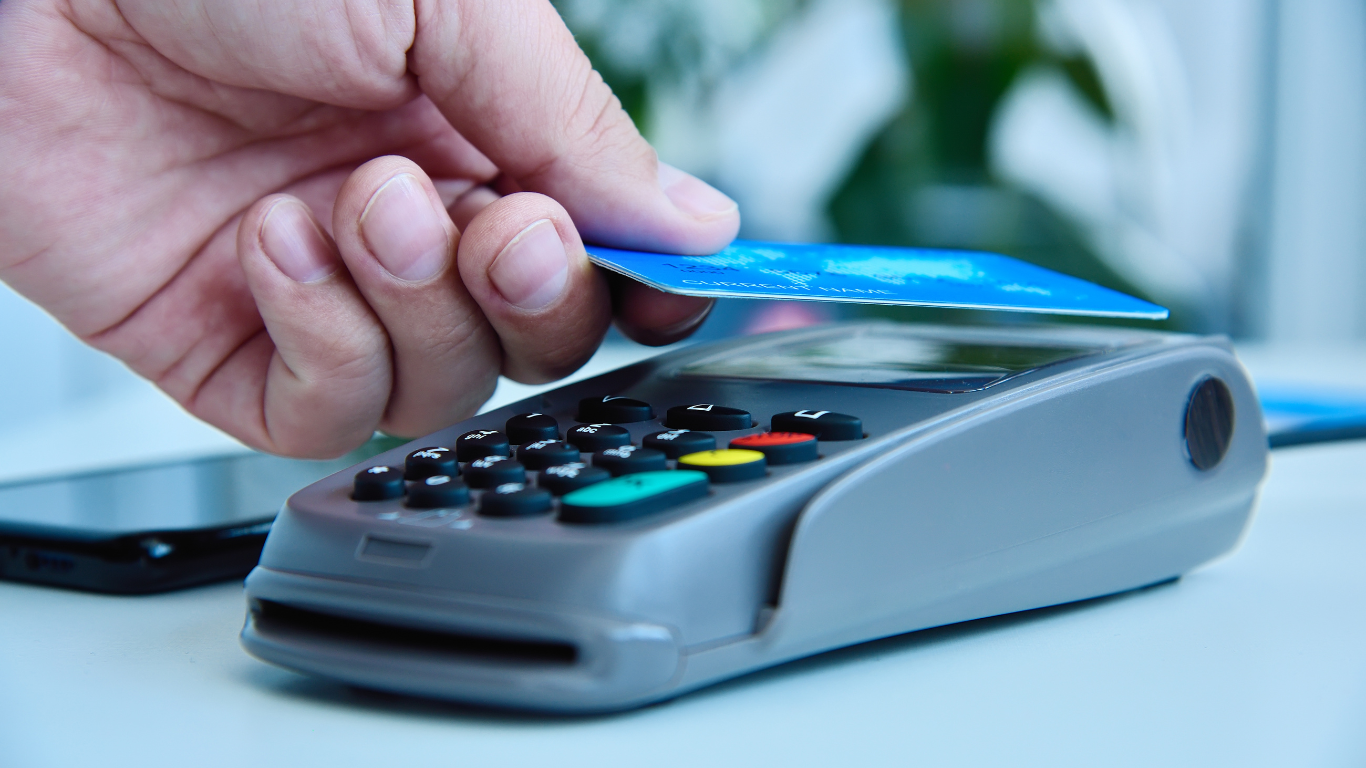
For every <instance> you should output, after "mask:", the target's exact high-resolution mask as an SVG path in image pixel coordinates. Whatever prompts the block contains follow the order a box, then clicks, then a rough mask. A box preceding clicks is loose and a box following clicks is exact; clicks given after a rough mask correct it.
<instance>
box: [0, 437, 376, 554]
mask: <svg viewBox="0 0 1366 768" xmlns="http://www.w3.org/2000/svg"><path fill="white" fill-rule="evenodd" d="M353 462H354V459H353V458H352V457H349V456H348V457H347V458H346V459H339V460H336V461H305V460H298V459H282V458H279V457H276V456H267V455H263V454H247V455H241V456H228V457H220V458H210V459H200V460H196V461H189V462H183V463H176V464H164V465H157V466H148V467H138V468H134V469H122V470H114V471H108V472H98V473H92V474H85V475H78V476H73V477H59V478H52V479H44V480H35V481H29V482H20V483H10V484H6V485H0V529H3V530H9V531H21V530H22V531H31V532H37V531H43V532H46V533H49V534H51V533H57V532H61V533H63V534H64V535H65V536H66V537H77V538H86V537H89V538H106V537H109V536H116V535H121V534H127V533H137V532H142V531H178V530H191V529H204V528H221V527H224V526H231V525H237V524H244V523H252V522H258V523H259V522H261V521H262V520H269V519H271V518H273V517H274V516H275V513H276V512H278V511H279V509H280V506H281V505H282V504H283V503H284V501H285V499H287V498H289V495H290V494H292V493H294V492H295V491H297V490H299V489H300V488H303V487H304V486H306V485H308V484H309V483H312V482H314V481H316V480H319V479H321V478H323V477H326V476H327V475H329V474H331V473H333V472H336V471H338V470H340V469H344V468H345V467H347V466H349V465H350V464H351V463H353Z"/></svg>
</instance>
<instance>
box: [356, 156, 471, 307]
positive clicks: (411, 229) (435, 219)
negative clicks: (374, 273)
mask: <svg viewBox="0 0 1366 768" xmlns="http://www.w3.org/2000/svg"><path fill="white" fill-rule="evenodd" d="M444 215H445V214H444V213H438V212H437V210H436V207H435V206H434V205H432V200H431V198H430V197H428V196H427V192H426V190H424V189H423V188H422V185H421V184H420V183H419V182H418V180H417V179H416V178H415V177H414V176H413V175H412V174H410V173H400V174H399V175H397V176H395V177H394V178H392V179H389V180H388V181H386V182H384V186H382V187H380V188H379V191H377V192H375V195H374V197H371V198H370V202H368V203H366V204H365V210H364V211H362V212H361V215H360V233H361V237H363V238H365V244H366V246H367V247H369V248H370V252H371V253H373V254H375V258H376V259H379V263H380V265H381V266H383V267H384V268H385V269H387V270H388V271H389V274H391V275H393V276H394V277H397V278H399V279H400V280H409V281H412V282H418V281H421V280H426V279H427V278H429V277H431V276H433V275H435V274H436V273H438V272H440V271H441V270H442V269H444V268H445V266H446V262H447V260H448V259H449V258H450V247H451V243H450V238H449V237H448V236H447V234H446V227H445V226H444V222H443V221H442V220H441V217H442V216H444Z"/></svg>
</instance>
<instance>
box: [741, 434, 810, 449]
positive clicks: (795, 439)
mask: <svg viewBox="0 0 1366 768" xmlns="http://www.w3.org/2000/svg"><path fill="white" fill-rule="evenodd" d="M806 442H811V443H814V442H816V438H815V437H813V436H811V435H808V434H805V433H803V432H760V433H759V434H757V435H745V436H744V437H737V438H735V439H734V440H732V441H730V447H732V448H748V449H750V450H751V451H757V450H759V449H760V448H762V447H764V446H765V445H791V444H792V443H806Z"/></svg>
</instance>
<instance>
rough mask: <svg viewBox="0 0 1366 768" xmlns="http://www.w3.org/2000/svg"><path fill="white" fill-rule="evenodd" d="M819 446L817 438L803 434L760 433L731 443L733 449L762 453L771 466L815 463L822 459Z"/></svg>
mask: <svg viewBox="0 0 1366 768" xmlns="http://www.w3.org/2000/svg"><path fill="white" fill-rule="evenodd" d="M818 446H819V444H818V443H817V442H816V438H815V436H813V435H808V434H805V433H803V432H760V433H758V434H754V435H745V436H744V437H737V438H735V439H734V440H732V441H730V447H731V448H744V449H748V450H751V451H758V452H760V453H762V454H763V455H764V459H765V460H767V461H768V463H769V464H800V463H801V462H803V461H815V460H816V459H817V458H819V457H820V454H819V453H818Z"/></svg>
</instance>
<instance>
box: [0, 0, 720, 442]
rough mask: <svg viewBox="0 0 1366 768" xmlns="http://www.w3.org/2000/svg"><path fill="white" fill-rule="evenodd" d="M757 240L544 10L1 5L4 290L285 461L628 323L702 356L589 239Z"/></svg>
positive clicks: (440, 413)
mask: <svg viewBox="0 0 1366 768" xmlns="http://www.w3.org/2000/svg"><path fill="white" fill-rule="evenodd" d="M495 189H496V190H497V192H495V191H494V190H495ZM500 193H501V196H500ZM738 226H739V215H738V213H737V211H736V207H735V204H734V203H733V202H731V201H730V200H729V199H728V198H726V197H725V196H724V195H722V194H721V193H719V192H717V191H716V190H714V189H712V188H711V187H709V186H707V185H705V184H703V183H702V182H700V181H698V180H696V179H695V178H693V177H691V176H688V175H686V174H684V173H682V172H681V171H678V170H676V169H673V168H670V167H669V166H666V165H662V164H659V163H658V162H657V159H656V156H655V153H654V151H653V149H651V148H650V146H649V145H648V144H647V143H646V142H645V141H644V140H643V139H642V138H641V137H640V135H639V133H638V132H637V131H636V129H635V127H634V126H633V125H632V123H631V121H630V119H629V117H627V115H626V114H625V112H623V111H622V109H621V106H620V104H619V103H618V102H617V100H616V99H615V98H614V97H613V96H612V94H611V92H610V90H609V89H608V88H607V86H606V85H605V84H604V83H603V82H602V80H601V78H599V77H598V76H597V74H596V73H595V72H593V71H592V68H591V66H590V64H589V62H588V60H587V58H586V57H585V56H584V55H583V53H582V52H581V51H580V50H579V48H578V46H577V45H576V44H575V42H574V40H573V37H572V36H571V35H570V33H569V31H568V30H567V29H566V28H565V27H564V25H563V23H562V22H561V21H560V18H559V16H558V15H557V14H556V12H555V10H554V9H553V8H552V7H551V6H550V4H549V3H548V2H547V1H546V0H420V1H418V2H408V3H405V2H403V1H402V0H389V1H386V0H352V1H351V2H326V1H325V0H279V2H275V3H252V2H233V1H231V0H222V1H216V0H117V1H116V0H5V1H4V2H0V279H3V280H4V281H5V282H7V283H9V284H10V285H11V286H13V287H14V288H15V289H16V290H18V291H19V292H20V293H23V294H24V295H26V296H28V297H29V298H30V299H32V300H33V301H35V302H36V303H38V304H39V305H41V306H43V307H44V308H45V309H47V310H48V311H49V312H50V313H52V314H53V315H54V316H55V317H56V318H57V319H58V320H59V321H61V322H62V323H64V324H65V325H66V326H67V327H68V328H69V329H71V330H72V331H73V332H74V333H75V334H76V335H78V336H79V337H81V338H82V339H84V340H86V341H87V342H89V343H90V344H92V345H94V346H96V347H98V348H100V349H102V350H104V351H106V352H109V353H111V354H113V355H114V356H116V357H118V358H119V359H121V360H123V361H124V362H125V363H127V364H128V365H129V366H130V367H131V368H132V369H133V370H134V371H136V372H138V373H139V374H141V375H143V376H145V377H147V378H148V379H151V380H152V381H154V382H156V384H157V385H158V386H160V387H161V388H162V389H163V390H165V391H166V392H167V393H169V394H170V395H171V396H172V397H174V398H175V399H176V400H177V401H179V402H180V403H181V404H182V405H183V406H184V407H185V408H186V409H188V410H189V411H190V412H191V413H193V414H195V415H196V416H198V417H200V418H202V419H204V420H205V421H208V422H209V423H211V424H214V425H216V426H218V427H220V428H222V429H224V430H225V431H227V432H229V433H230V434H232V435H234V436H236V437H237V438H239V439H241V440H242V441H244V442H246V443H247V444H249V445H252V446H254V447H256V448H260V449H262V450H266V451H270V452H274V453H280V454H287V455H294V456H316V457H324V456H334V455H337V454H340V453H342V452H344V451H346V450H347V449H349V448H352V447H354V446H356V445H359V444H360V443H361V442H363V441H364V440H365V439H366V438H368V437H369V435H370V434H371V433H372V431H373V430H374V429H376V428H379V429H383V430H385V431H388V432H391V433H395V434H400V435H417V434H422V433H425V432H428V431H431V430H434V429H438V428H440V427H443V426H447V425H449V424H452V423H454V422H456V421H458V420H460V419H462V418H465V417H467V416H469V415H471V414H472V413H473V412H474V411H475V410H476V409H477V408H478V406H479V405H480V404H481V403H482V402H483V401H484V400H486V399H487V397H488V396H489V394H490V393H491V392H492V391H493V387H494V385H495V383H496V380H497V376H498V373H499V372H500V371H501V372H503V373H505V374H507V375H508V376H510V377H512V378H515V379H518V380H521V381H528V382H535V381H548V380H552V379H555V378H558V377H560V376H563V375H565V374H567V373H569V372H571V371H573V370H574V369H576V368H577V367H578V366H580V365H582V363H583V362H584V361H585V360H587V358H588V357H589V356H590V355H591V354H592V352H593V351H594V350H595V349H596V348H597V346H598V344H599V343H600V341H601V339H602V336H603V334H604V333H605V331H606V328H607V325H608V324H609V323H610V322H611V320H612V312H613V310H612V307H613V304H614V303H615V306H616V319H617V322H618V325H619V326H620V327H621V328H622V329H623V330H624V331H625V332H626V333H627V334H628V335H631V336H633V337H634V338H637V339H638V340H642V341H645V342H647V343H666V342H668V341H672V340H674V339H677V338H680V337H682V336H684V335H686V334H687V333H688V332H690V331H691V329H692V328H693V327H695V326H696V325H697V324H698V323H700V321H701V319H702V318H703V317H704V316H705V314H706V311H707V310H708V308H709V307H710V304H709V303H708V302H706V301H703V300H700V299H690V298H686V297H680V296H672V295H668V294H662V293H659V292H656V291H653V290H650V289H648V288H645V287H644V286H641V285H639V284H635V283H629V282H624V283H622V284H621V285H620V286H619V290H617V291H616V292H615V296H609V289H608V282H607V280H606V279H605V278H604V276H603V275H602V274H601V273H600V272H599V271H598V270H596V269H594V268H593V267H592V266H590V265H589V263H588V261H587V259H586V256H585V254H584V251H583V245H582V240H581V237H583V238H587V239H589V240H590V241H593V242H599V243H603V244H608V245H616V246H620V247H628V248H643V249H650V250H660V251H671V252H677V253H708V252H712V251H715V250H717V249H719V248H721V247H722V246H724V245H725V244H726V243H727V242H729V241H730V239H731V238H733V237H734V236H735V232H736V230H737V228H738ZM613 299H615V302H614V301H613Z"/></svg>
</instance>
